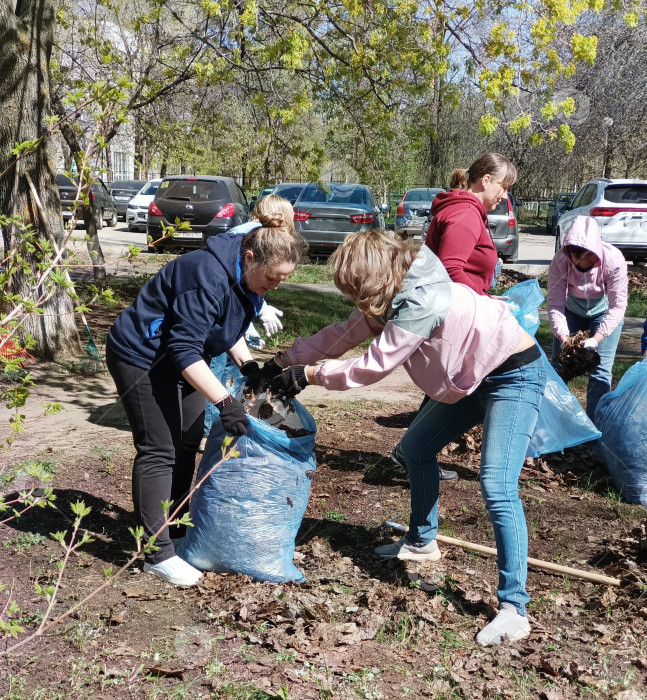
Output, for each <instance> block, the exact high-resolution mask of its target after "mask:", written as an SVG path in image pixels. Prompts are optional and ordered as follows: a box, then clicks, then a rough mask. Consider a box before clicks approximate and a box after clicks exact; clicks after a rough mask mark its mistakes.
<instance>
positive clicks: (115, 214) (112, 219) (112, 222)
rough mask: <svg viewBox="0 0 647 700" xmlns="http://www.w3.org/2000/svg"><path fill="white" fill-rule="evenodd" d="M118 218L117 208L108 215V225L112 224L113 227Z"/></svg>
mask: <svg viewBox="0 0 647 700" xmlns="http://www.w3.org/2000/svg"><path fill="white" fill-rule="evenodd" d="M118 220H119V217H118V216H117V210H115V211H113V212H112V216H111V217H110V221H109V222H108V226H112V228H114V227H115V226H116V225H117V221H118Z"/></svg>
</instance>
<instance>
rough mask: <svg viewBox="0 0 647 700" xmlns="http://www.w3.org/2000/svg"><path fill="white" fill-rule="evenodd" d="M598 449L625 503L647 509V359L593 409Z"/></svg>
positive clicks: (638, 364) (638, 363) (629, 372)
mask: <svg viewBox="0 0 647 700" xmlns="http://www.w3.org/2000/svg"><path fill="white" fill-rule="evenodd" d="M595 422H596V425H598V427H599V428H600V430H601V431H602V438H601V439H600V446H601V448H602V454H603V455H604V461H605V462H606V464H607V469H608V470H609V473H610V474H611V478H612V479H613V483H614V484H615V485H616V488H617V489H618V491H620V493H621V494H622V497H623V498H624V499H625V500H626V501H628V502H629V503H640V504H641V505H643V506H644V507H645V508H647V358H646V359H644V360H643V361H642V362H637V363H636V364H635V365H633V367H630V368H629V369H628V370H627V371H626V372H625V373H624V375H623V377H622V379H621V380H620V382H619V383H618V386H617V387H616V388H615V390H614V391H612V392H610V393H608V394H605V395H604V396H603V397H602V398H601V399H600V401H599V403H598V405H597V407H596V409H595Z"/></svg>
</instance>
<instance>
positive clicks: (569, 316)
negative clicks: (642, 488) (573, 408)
mask: <svg viewBox="0 0 647 700" xmlns="http://www.w3.org/2000/svg"><path fill="white" fill-rule="evenodd" d="M627 289H628V282H627V263H626V261H625V259H624V257H623V255H622V253H621V252H620V251H619V250H618V249H617V248H614V246H612V245H611V244H610V243H605V242H604V241H603V240H602V238H601V236H600V227H599V226H598V222H597V221H596V220H595V219H593V218H592V217H590V216H578V217H577V218H576V219H575V220H574V221H573V223H572V225H571V227H570V228H569V230H568V231H567V233H566V236H564V245H563V247H562V248H561V249H560V250H559V251H558V252H557V253H556V254H555V257H554V258H553V261H552V262H551V264H550V267H549V268H548V320H549V321H550V327H551V329H552V331H553V335H554V336H555V339H554V341H553V359H555V358H556V357H557V355H558V354H559V351H560V348H561V347H562V345H563V344H564V343H565V342H566V340H567V339H568V337H569V336H570V335H572V334H573V333H577V332H578V331H589V338H588V340H585V341H584V343H583V344H584V346H585V347H590V348H595V349H596V350H597V351H598V353H599V355H600V364H599V365H598V366H597V367H596V368H595V369H594V370H593V371H592V372H589V385H588V388H587V392H586V414H587V415H588V417H589V418H590V419H591V420H593V418H594V416H595V408H596V406H597V405H598V401H599V400H600V398H601V397H602V396H604V394H606V393H607V392H608V391H611V371H612V369H613V360H614V358H615V355H616V349H617V347H618V343H619V341H620V331H621V330H622V324H623V323H624V315H625V311H626V309H627Z"/></svg>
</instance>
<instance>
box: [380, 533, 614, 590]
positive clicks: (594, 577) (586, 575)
mask: <svg viewBox="0 0 647 700" xmlns="http://www.w3.org/2000/svg"><path fill="white" fill-rule="evenodd" d="M384 524H385V525H386V527H388V528H390V529H391V530H397V531H398V532H408V531H409V528H408V527H406V525H401V524H400V523H394V522H393V521H391V520H387V522H386V523H384ZM436 539H437V540H438V542H442V543H444V544H449V545H452V546H453V547H462V548H463V549H470V550H472V551H473V552H480V553H481V554H492V555H494V556H496V553H497V552H496V549H495V548H494V547H486V546H485V545H482V544H476V543H475V542H467V541H466V540H459V539H456V538H455V537H446V536H445V535H436ZM528 566H533V567H535V568H536V569H544V570H546V571H554V572H555V573H558V574H565V575H566V576H574V577H576V578H582V579H585V580H587V581H593V582H594V583H603V584H605V585H607V586H620V585H621V581H620V579H617V578H612V577H611V576H603V575H602V574H594V573H592V572H590V571H583V570H582V569H573V568H571V567H570V566H562V565H561V564H553V563H552V562H550V561H543V560H542V559H533V558H532V557H528Z"/></svg>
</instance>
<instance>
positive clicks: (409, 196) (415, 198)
mask: <svg viewBox="0 0 647 700" xmlns="http://www.w3.org/2000/svg"><path fill="white" fill-rule="evenodd" d="M439 191H440V190H409V191H408V192H407V193H406V194H405V195H404V201H405V202H431V201H433V199H434V197H435V196H436V195H437V194H438V192H439Z"/></svg>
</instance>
